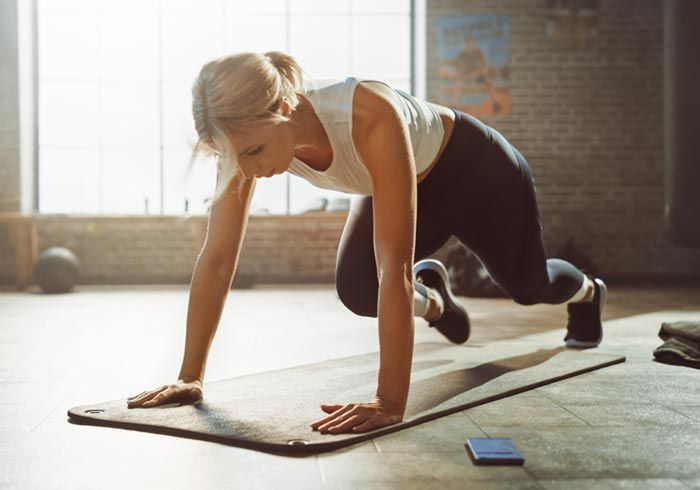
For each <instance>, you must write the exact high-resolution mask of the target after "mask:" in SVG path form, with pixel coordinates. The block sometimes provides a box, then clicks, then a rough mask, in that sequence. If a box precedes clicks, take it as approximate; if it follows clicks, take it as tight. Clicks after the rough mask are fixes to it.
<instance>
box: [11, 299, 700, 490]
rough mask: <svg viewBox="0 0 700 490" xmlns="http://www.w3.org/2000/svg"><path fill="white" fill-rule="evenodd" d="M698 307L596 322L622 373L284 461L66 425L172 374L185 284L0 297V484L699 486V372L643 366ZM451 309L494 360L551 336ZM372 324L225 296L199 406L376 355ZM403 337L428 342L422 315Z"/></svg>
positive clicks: (291, 304)
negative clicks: (670, 326) (276, 376)
mask: <svg viewBox="0 0 700 490" xmlns="http://www.w3.org/2000/svg"><path fill="white" fill-rule="evenodd" d="M616 294H617V296H615V295H612V294H611V298H616V301H619V302H620V304H622V302H623V301H625V294H623V293H620V292H619V291H618V292H617V293H616ZM626 294H627V295H628V296H629V295H633V294H634V292H633V291H632V292H628V293H626ZM645 294H647V295H650V296H652V297H653V294H652V293H651V292H650V291H649V290H646V292H645ZM664 294H668V293H667V292H663V291H659V292H658V294H657V295H656V297H657V298H663V296H664ZM696 297H698V304H697V307H696V308H695V309H693V308H689V307H688V302H687V297H686V303H685V304H684V308H683V310H685V311H680V310H677V309H667V310H666V309H663V308H657V310H658V311H654V312H645V313H643V314H639V315H633V316H626V317H617V318H614V319H609V320H607V321H606V325H605V340H604V342H603V344H601V346H600V347H599V348H598V349H597V350H598V351H604V352H611V353H619V354H624V355H626V356H627V362H626V363H624V364H618V365H615V366H612V367H609V368H605V369H603V370H599V371H595V372H592V373H588V374H585V375H582V376H579V377H576V378H573V379H569V380H565V381H561V382H558V383H555V384H552V385H548V386H544V387H542V388H538V389H536V390H532V391H529V392H526V393H523V394H520V395H516V396H513V397H510V398H506V399H503V400H499V401H496V402H493V403H490V404H487V405H482V406H479V407H475V408H472V409H469V410H465V411H463V412H460V413H455V414H453V415H450V416H448V417H444V418H441V419H438V420H435V421H431V422H427V423H425V424H422V425H419V426H417V427H413V428H409V429H406V430H404V431H400V432H396V433H392V434H388V435H386V436H382V437H379V438H376V439H374V440H371V441H367V442H364V443H361V444H358V445H355V446H351V447H347V448H344V449H341V450H338V451H336V452H332V453H325V454H321V455H318V456H308V457H284V456H275V455H270V454H266V453H260V452H256V451H251V450H246V449H239V448H235V447H230V446H225V445H221V444H215V443H209V442H204V441H195V440H189V439H182V438H177V437H169V436H163V435H158V434H147V433H140V432H135V431H126V430H119V429H111V428H102V427H90V426H79V425H73V424H70V423H68V422H67V418H66V415H65V413H66V410H67V409H68V408H70V407H72V406H75V405H81V404H86V403H92V402H96V401H100V400H112V399H117V398H126V397H127V396H131V395H134V394H137V393H140V392H141V391H143V390H145V389H149V388H154V387H156V386H160V385H162V384H164V383H168V382H172V381H174V379H175V377H176V376H177V374H178V370H179V366H180V361H181V356H182V346H183V341H184V334H185V331H184V318H185V314H186V308H187V298H188V297H187V287H186V286H163V287H148V286H114V287H106V286H105V287H97V286H92V287H81V288H78V290H77V292H76V293H74V294H68V295H60V296H43V295H39V294H33V293H31V292H30V293H12V292H5V293H2V294H0V381H2V383H0V488H49V487H50V488H70V489H78V488H86V489H87V488H124V487H134V488H145V487H150V488H188V489H190V488H220V487H226V488H282V487H284V488H304V489H307V488H309V489H313V488H334V489H341V488H343V489H345V488H347V489H352V488H401V489H402V490H406V489H412V488H417V489H432V488H436V489H437V488H439V489H440V490H443V489H448V488H466V487H468V488H477V489H479V488H494V489H495V488H499V489H500V488H518V489H519V488H524V489H528V488H540V489H541V488H544V489H560V488H561V489H564V488H566V489H588V488H591V489H592V488H595V489H608V488H610V489H623V488H625V489H626V488H630V489H646V488H663V489H676V488H679V489H680V488H700V457H698V454H700V370H693V369H690V368H686V367H678V366H667V365H663V364H658V363H655V362H652V361H651V358H652V355H651V352H652V351H653V349H654V348H656V347H657V346H658V345H660V343H661V340H660V339H658V337H657V336H656V335H657V332H658V329H659V326H660V323H661V322H662V321H676V320H682V319H685V320H698V321H700V295H698V296H696ZM463 301H464V303H465V304H466V305H467V306H468V307H472V308H471V309H472V311H477V312H478V314H477V315H475V320H474V329H475V333H474V340H470V342H474V343H475V344H478V343H479V342H482V343H483V342H485V341H488V340H485V339H486V338H487V337H488V335H484V332H483V331H482V332H480V331H479V329H480V327H481V328H482V329H483V330H485V329H486V328H488V329H490V332H489V333H490V334H493V338H494V339H500V340H490V341H489V342H490V343H492V344H494V343H495V344H501V345H503V347H504V349H507V347H508V346H509V345H513V344H516V343H517V344H521V343H524V344H526V345H532V347H533V349H536V348H537V346H538V345H539V344H541V343H542V342H549V341H552V340H556V339H558V340H561V338H562V337H563V330H562V328H556V329H553V330H548V329H544V331H540V332H535V333H532V329H530V330H529V332H530V333H528V334H526V335H521V336H518V337H512V335H511V338H502V335H501V336H500V337H499V332H501V333H502V331H504V330H508V331H510V330H512V328H513V323H514V321H512V320H511V319H512V318H515V317H517V312H519V311H527V312H528V314H527V317H526V318H527V319H528V321H529V322H531V323H533V324H534V323H537V322H539V321H540V320H538V314H539V315H540V317H539V318H541V322H542V324H543V325H544V324H545V323H548V322H549V323H548V324H554V323H556V321H554V322H553V321H552V318H554V319H555V320H557V321H558V320H560V319H561V318H562V313H561V311H557V312H556V313H555V312H554V310H552V308H551V307H549V306H547V307H543V308H540V309H538V308H539V307H531V308H529V309H527V310H517V309H516V310H513V307H512V303H511V302H509V301H508V300H502V299H491V300H483V299H482V300H471V299H464V300H463ZM657 303H658V304H659V305H663V301H662V300H659V301H657ZM625 304H628V303H625ZM669 304H672V302H669ZM614 307H615V305H611V308H614ZM513 311H515V312H516V314H515V316H514V313H513ZM644 311H648V310H644ZM563 318H565V316H563ZM499 319H500V320H499ZM500 321H502V322H503V328H502V329H499V324H500V323H499V322H500ZM375 322H376V320H374V319H371V318H361V317H357V316H354V315H353V314H352V313H350V312H349V311H347V310H345V309H344V307H343V305H342V304H341V303H340V302H339V300H338V299H337V297H336V296H335V291H334V289H333V288H332V287H331V286H298V287H296V286H295V287H292V288H290V287H287V286H285V287H272V286H269V287H261V288H256V289H252V290H234V291H232V292H231V294H230V296H229V298H228V301H227V303H226V308H225V311H224V315H223V317H222V321H221V324H220V326H219V330H218V332H217V334H216V338H215V341H214V344H213V347H212V349H211V352H210V358H209V363H208V368H207V373H206V380H205V396H206V381H214V380H218V379H224V378H230V377H233V376H241V375H245V374H252V373H256V372H262V371H268V370H273V369H281V368H285V367H290V366H295V365H300V364H306V363H311V362H317V361H322V360H326V359H331V358H336V357H345V356H350V355H354V354H359V353H363V352H370V351H375V350H376V349H377V337H376V327H375ZM486 326H487V327H486ZM548 328H550V329H551V328H552V327H551V326H550V327H548ZM535 330H536V329H535ZM415 338H416V342H422V341H443V339H442V337H441V336H440V334H439V333H437V332H435V331H433V330H431V329H429V328H428V327H427V324H426V323H425V322H424V321H423V320H420V319H417V320H416V336H415ZM327 401H328V400H310V401H309V402H310V403H321V402H327ZM321 415H322V414H321V413H320V411H319V416H321ZM486 436H488V437H512V438H513V439H514V441H515V443H516V445H517V446H518V447H519V449H520V450H521V451H522V452H523V454H524V455H525V459H526V463H525V465H524V466H523V467H492V468H489V467H479V466H474V465H473V464H472V463H471V461H470V460H469V457H468V456H467V454H466V452H465V449H464V442H465V440H466V439H467V438H468V437H486Z"/></svg>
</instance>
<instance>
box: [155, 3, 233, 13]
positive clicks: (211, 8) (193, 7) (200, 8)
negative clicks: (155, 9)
mask: <svg viewBox="0 0 700 490" xmlns="http://www.w3.org/2000/svg"><path fill="white" fill-rule="evenodd" d="M229 1H230V0H229ZM224 3H226V0H161V2H160V4H161V8H162V9H163V13H164V14H193V15H207V14H208V15H211V14H215V15H219V14H221V13H222V12H223V8H224Z"/></svg>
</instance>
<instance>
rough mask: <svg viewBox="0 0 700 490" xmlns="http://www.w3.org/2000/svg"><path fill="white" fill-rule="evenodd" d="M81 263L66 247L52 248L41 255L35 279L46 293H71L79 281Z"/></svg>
mask: <svg viewBox="0 0 700 490" xmlns="http://www.w3.org/2000/svg"><path fill="white" fill-rule="evenodd" d="M79 273H80V261H79V260H78V257H76V256H75V254H74V253H73V252H72V251H71V250H69V249H67V248H65V247H51V248H47V249H46V250H44V251H43V252H42V253H41V255H39V260H37V263H36V265H35V267H34V278H35V279H36V282H37V283H38V284H39V286H40V287H41V290H42V291H43V292H45V293H49V294H54V293H67V292H70V291H71V290H72V289H73V287H74V286H75V283H76V282H77V280H78V275H79Z"/></svg>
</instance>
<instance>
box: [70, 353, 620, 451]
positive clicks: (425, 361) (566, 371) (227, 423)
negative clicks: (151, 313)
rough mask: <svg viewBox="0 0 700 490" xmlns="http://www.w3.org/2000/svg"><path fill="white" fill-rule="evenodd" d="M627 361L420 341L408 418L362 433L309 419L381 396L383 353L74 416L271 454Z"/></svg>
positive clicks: (321, 447)
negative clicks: (196, 397) (199, 394)
mask: <svg viewBox="0 0 700 490" xmlns="http://www.w3.org/2000/svg"><path fill="white" fill-rule="evenodd" d="M624 361H625V357H624V356H617V355H610V354H600V353H593V352H588V351H578V350H572V349H567V348H565V347H557V348H551V349H539V350H534V349H533V347H532V345H529V346H528V345H525V346H524V345H517V346H504V345H503V344H500V345H495V346H494V345H491V346H488V345H487V346H485V347H483V348H475V347H472V346H468V345H454V344H442V343H432V342H430V343H419V344H416V345H415V346H414V354H413V369H412V374H411V389H410V393H409V399H408V406H407V408H406V413H405V414H404V419H403V421H402V422H400V423H398V424H394V425H390V426H387V427H382V428H379V429H376V430H374V431H372V432H367V433H361V434H321V433H320V432H318V431H314V430H312V429H311V427H309V425H310V424H311V423H313V422H315V421H316V420H319V419H321V418H323V417H326V416H327V414H326V413H325V412H323V411H321V408H320V405H321V404H322V403H340V404H345V403H358V402H368V401H371V400H372V399H373V398H374V395H375V392H376V383H377V372H378V368H379V353H377V352H373V353H369V354H362V355H357V356H351V357H345V358H342V359H331V360H328V361H323V362H319V363H315V364H308V365H304V366H296V367H292V368H288V369H282V370H277V371H269V372H264V373H259V374H251V375H248V376H242V377H239V378H231V379H225V380H221V381H214V382H210V383H205V384H204V399H203V400H202V401H200V402H198V403H196V404H194V405H192V404H185V405H179V404H176V403H172V404H169V405H161V406H158V407H153V408H127V400H126V398H122V399H120V400H114V401H109V402H104V403H96V404H92V405H83V406H78V407H73V408H71V409H70V410H68V417H70V421H71V422H74V423H78V424H89V425H101V426H108V427H118V428H121V429H130V430H138V431H146V432H155V433H160V434H168V435H174V436H180V437H188V438H193V439H201V440H207V441H213V442H220V443H224V444H229V445H233V446H239V447H246V448H251V449H257V450H260V451H266V452H275V453H279V452H323V451H329V450H332V449H336V448H339V447H343V446H348V445H350V444H355V443H358V442H361V441H365V440H367V439H371V438H373V437H377V436H379V435H382V434H388V433H390V432H396V431H398V430H401V429H405V428H407V427H411V426H414V425H418V424H421V423H423V422H427V421H429V420H432V419H436V418H438V417H442V416H445V415H449V414H451V413H454V412H458V411H461V410H464V409H466V408H470V407H473V406H476V405H481V404H483V403H488V402H490V401H493V400H498V399H500V398H505V397H507V396H511V395H515V394H517V393H521V392H523V391H527V390H531V389H533V388H537V387H539V386H543V385H546V384H549V383H554V382H556V381H559V380H562V379H565V378H570V377H572V376H576V375H578V374H582V373H586V372H588V371H593V370H595V369H600V368H603V367H606V366H610V365H613V364H617V363H620V362H624Z"/></svg>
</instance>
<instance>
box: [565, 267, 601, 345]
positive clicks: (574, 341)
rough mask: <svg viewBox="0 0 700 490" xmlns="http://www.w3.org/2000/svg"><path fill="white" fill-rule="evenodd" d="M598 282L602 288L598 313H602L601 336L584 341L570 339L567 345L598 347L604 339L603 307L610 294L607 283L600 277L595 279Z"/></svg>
mask: <svg viewBox="0 0 700 490" xmlns="http://www.w3.org/2000/svg"><path fill="white" fill-rule="evenodd" d="M594 281H595V282H596V284H598V288H599V290H600V303H599V305H598V306H599V308H598V315H600V337H598V339H597V340H595V341H583V340H576V339H568V340H566V341H565V343H566V346H567V347H577V348H590V347H597V346H598V344H600V342H601V340H603V308H605V300H606V299H607V296H608V288H607V286H606V285H605V283H604V282H603V281H601V280H600V279H598V278H596V279H594Z"/></svg>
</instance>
